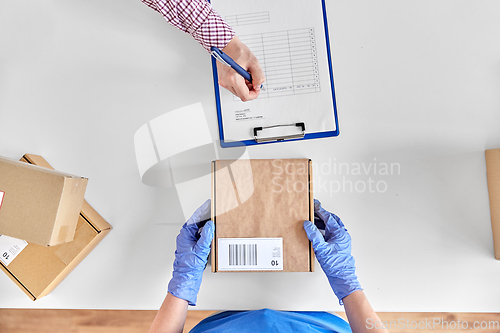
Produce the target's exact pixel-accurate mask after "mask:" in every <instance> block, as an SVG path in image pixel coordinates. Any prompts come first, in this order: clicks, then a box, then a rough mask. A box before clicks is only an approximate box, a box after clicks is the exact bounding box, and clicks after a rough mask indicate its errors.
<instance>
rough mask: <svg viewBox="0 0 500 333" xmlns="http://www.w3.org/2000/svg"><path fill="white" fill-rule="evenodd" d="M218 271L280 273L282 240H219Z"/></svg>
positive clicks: (281, 267)
mask: <svg viewBox="0 0 500 333" xmlns="http://www.w3.org/2000/svg"><path fill="white" fill-rule="evenodd" d="M217 253H218V254H217V255H218V271H221V272H223V271H250V270H258V271H282V270H283V238H281V237H280V238H219V239H218V240H217Z"/></svg>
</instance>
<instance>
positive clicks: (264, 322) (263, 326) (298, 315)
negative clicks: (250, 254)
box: [190, 309, 352, 333]
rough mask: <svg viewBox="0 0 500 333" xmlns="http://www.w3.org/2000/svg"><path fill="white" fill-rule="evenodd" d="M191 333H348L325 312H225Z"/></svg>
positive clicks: (339, 320) (346, 326)
mask: <svg viewBox="0 0 500 333" xmlns="http://www.w3.org/2000/svg"><path fill="white" fill-rule="evenodd" d="M190 332H191V333H198V332H236V333H245V332H252V333H255V332H280V333H282V332H285V333H286V332H311V333H312V332H338V333H352V331H351V327H350V326H349V324H348V323H347V322H346V321H345V320H344V319H342V318H340V317H338V316H336V315H333V314H331V313H327V312H312V311H305V312H295V311H275V310H270V309H262V310H254V311H225V312H221V313H218V314H216V315H213V316H210V317H208V318H205V319H203V320H202V321H201V322H200V323H198V325H196V326H195V327H194V328H193V329H192V330H191V331H190Z"/></svg>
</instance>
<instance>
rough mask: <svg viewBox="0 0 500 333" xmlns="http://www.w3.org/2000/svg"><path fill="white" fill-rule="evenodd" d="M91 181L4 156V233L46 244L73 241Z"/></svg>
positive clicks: (0, 177)
mask: <svg viewBox="0 0 500 333" xmlns="http://www.w3.org/2000/svg"><path fill="white" fill-rule="evenodd" d="M87 181H88V180H87V179H86V178H83V177H79V176H74V175H70V174H68V173H64V172H59V171H54V170H53V169H47V168H43V167H40V166H36V165H29V164H26V163H21V162H19V161H15V160H12V159H8V158H4V157H0V195H1V196H2V198H0V201H1V202H0V235H7V236H10V237H15V238H19V239H24V240H26V241H29V242H32V243H36V244H39V245H44V246H51V245H58V244H63V243H67V242H70V241H72V240H73V235H74V234H75V229H76V224H77V222H78V215H79V212H80V210H81V208H82V203H83V197H84V195H85V189H86V187H87Z"/></svg>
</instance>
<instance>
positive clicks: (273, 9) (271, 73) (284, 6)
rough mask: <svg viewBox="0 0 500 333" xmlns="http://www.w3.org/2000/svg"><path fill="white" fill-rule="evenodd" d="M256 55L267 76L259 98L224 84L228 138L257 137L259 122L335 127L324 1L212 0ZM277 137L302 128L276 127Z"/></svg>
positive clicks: (310, 130)
mask: <svg viewBox="0 0 500 333" xmlns="http://www.w3.org/2000/svg"><path fill="white" fill-rule="evenodd" d="M212 5H213V7H214V8H215V10H216V11H217V12H218V13H219V14H220V15H221V16H222V17H223V18H224V19H225V20H226V22H227V23H228V24H230V25H231V26H232V27H233V29H234V30H235V31H236V35H237V36H238V37H239V38H240V40H241V41H242V42H243V43H245V44H246V45H247V46H248V47H249V48H250V50H251V51H252V52H253V53H254V54H255V56H256V57H257V59H258V60H259V63H260V65H261V67H262V69H263V71H264V74H265V76H266V82H264V88H263V90H261V92H260V95H259V97H258V98H257V99H256V100H254V101H250V102H242V101H241V100H240V99H239V98H237V97H235V96H234V95H232V94H231V93H230V92H229V91H227V90H225V89H223V88H221V89H220V103H221V109H222V122H223V128H224V139H225V140H227V141H243V140H251V139H253V138H254V135H253V134H254V133H253V129H254V127H267V126H275V125H288V124H295V123H299V122H303V123H304V124H305V127H306V133H316V132H325V131H334V130H336V124H335V119H334V116H333V114H334V110H333V97H332V87H331V82H330V73H329V67H328V54H327V48H326V40H325V28H324V21H323V9H322V2H321V1H320V0H313V1H305V0H301V1H297V0H273V1H269V0H267V1H266V0H254V1H234V0H212ZM272 131H274V132H273V133H272V134H273V136H282V135H291V134H297V132H300V131H301V130H300V128H297V127H295V126H290V127H288V126H286V127H278V128H276V129H273V130H272Z"/></svg>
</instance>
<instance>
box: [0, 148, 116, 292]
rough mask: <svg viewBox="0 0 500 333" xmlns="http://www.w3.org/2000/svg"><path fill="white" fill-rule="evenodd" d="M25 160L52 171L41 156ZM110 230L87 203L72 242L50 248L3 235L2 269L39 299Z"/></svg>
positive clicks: (0, 251)
mask: <svg viewBox="0 0 500 333" xmlns="http://www.w3.org/2000/svg"><path fill="white" fill-rule="evenodd" d="M22 160H24V161H25V162H28V163H34V164H37V165H40V166H44V167H47V168H51V167H50V165H49V164H48V163H47V162H46V161H45V160H44V159H43V158H42V157H41V156H37V155H28V154H27V155H24V156H23V159H22ZM110 230H111V226H110V225H109V224H108V223H107V222H106V221H105V220H104V219H103V218H102V217H101V216H100V215H99V214H98V213H97V212H96V211H95V210H94V209H93V208H92V207H91V206H90V205H89V204H88V203H87V202H86V201H85V200H84V201H83V206H82V209H81V212H80V214H79V217H78V223H77V225H76V232H75V234H74V240H73V241H72V242H69V243H65V244H62V245H56V246H49V247H47V246H41V245H38V244H35V243H30V242H24V241H22V240H19V239H10V237H6V236H0V268H1V269H2V270H3V271H4V272H5V273H6V274H7V275H8V276H9V277H10V278H11V279H12V280H13V281H14V282H15V283H16V284H17V285H18V286H19V287H20V288H21V289H22V290H23V291H24V292H25V293H26V295H28V296H29V297H30V298H31V299H32V300H36V299H39V298H40V297H42V296H45V295H47V294H48V293H50V292H51V291H52V290H53V289H54V288H55V287H56V286H57V285H58V284H59V283H61V281H63V280H64V278H66V277H67V276H68V274H69V273H71V271H73V269H74V268H75V267H76V266H77V265H78V264H79V263H80V262H82V260H83V259H85V257H86V256H87V255H88V254H89V253H90V252H91V251H92V250H93V249H94V248H95V247H96V246H97V244H99V242H100V241H101V240H102V239H103V238H104V237H105V236H106V235H107V234H108V233H109V231H110ZM4 254H6V255H5V256H7V257H8V258H5V256H3V255H4Z"/></svg>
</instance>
